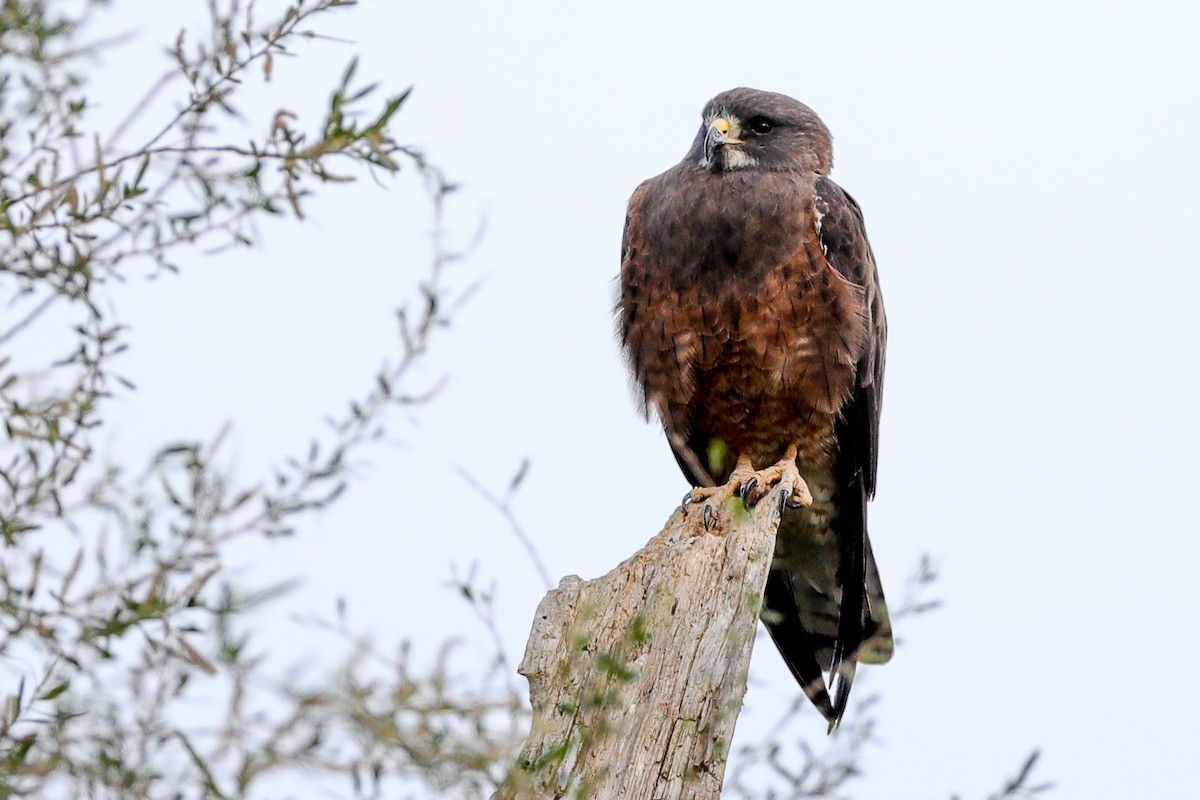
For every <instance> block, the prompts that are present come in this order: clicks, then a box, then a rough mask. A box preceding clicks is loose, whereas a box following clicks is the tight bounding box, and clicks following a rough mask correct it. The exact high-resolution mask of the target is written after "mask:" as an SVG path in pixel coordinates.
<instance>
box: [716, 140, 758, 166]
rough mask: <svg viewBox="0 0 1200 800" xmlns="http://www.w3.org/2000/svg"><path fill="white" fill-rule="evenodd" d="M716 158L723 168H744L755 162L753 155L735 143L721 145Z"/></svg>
mask: <svg viewBox="0 0 1200 800" xmlns="http://www.w3.org/2000/svg"><path fill="white" fill-rule="evenodd" d="M717 158H719V159H721V166H723V167H724V168H725V169H744V168H746V167H752V166H754V164H755V161H754V157H753V156H751V155H750V154H749V153H747V152H746V151H745V150H743V149H742V148H741V147H739V146H737V145H734V146H732V147H729V146H726V147H722V148H721V153H720V154H719V155H718V156H717Z"/></svg>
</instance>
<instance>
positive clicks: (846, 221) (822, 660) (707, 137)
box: [617, 88, 892, 730]
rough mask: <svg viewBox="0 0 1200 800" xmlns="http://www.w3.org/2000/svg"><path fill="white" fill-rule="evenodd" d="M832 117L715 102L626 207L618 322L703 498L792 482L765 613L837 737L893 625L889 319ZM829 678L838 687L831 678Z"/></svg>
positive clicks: (739, 98)
mask: <svg viewBox="0 0 1200 800" xmlns="http://www.w3.org/2000/svg"><path fill="white" fill-rule="evenodd" d="M832 162H833V154H832V143H831V138H830V134H829V130H828V128H826V127H825V124H824V123H823V122H822V121H821V119H820V118H819V117H818V116H817V115H816V114H815V113H814V112H813V111H812V109H810V108H809V107H808V106H806V105H804V104H803V103H800V102H798V101H796V100H793V99H792V98H790V97H787V96H785V95H781V94H776V93H773V92H764V91H759V90H755V89H746V88H741V89H732V90H730V91H727V92H723V93H721V94H719V95H717V96H716V97H714V98H713V99H712V100H710V101H709V102H708V104H707V105H706V106H705V108H704V112H703V122H702V124H701V126H700V131H699V133H698V134H697V135H696V138H695V141H693V142H692V146H691V149H689V150H688V152H687V155H686V156H684V158H683V160H682V161H680V162H679V163H678V164H676V165H675V166H674V167H671V168H670V169H668V170H667V171H666V172H664V173H662V174H661V175H658V176H657V177H654V178H651V179H649V180H647V181H645V182H644V183H642V184H641V185H640V186H639V187H638V188H637V190H636V191H635V192H634V193H633V196H632V198H631V199H630V201H629V210H628V214H627V216H626V219H625V233H624V241H623V243H622V252H621V277H620V300H619V305H618V308H617V316H618V331H619V336H620V338H621V342H622V345H623V347H624V349H625V353H626V356H627V358H628V362H629V366H630V368H631V370H632V372H633V377H634V380H635V383H636V385H637V387H638V389H639V394H640V399H641V401H642V406H643V410H644V412H645V413H646V414H647V415H649V413H650V411H651V410H653V411H654V412H656V413H657V415H658V417H659V418H660V419H661V420H662V424H663V429H664V431H665V432H666V435H667V439H668V441H669V443H670V445H671V449H672V451H673V452H674V454H675V458H676V460H677V461H678V462H679V466H680V468H681V469H682V470H683V473H684V475H685V476H686V477H687V478H688V479H689V480H690V481H691V483H692V485H693V486H694V487H695V488H693V489H692V491H691V492H690V493H689V494H688V496H687V497H685V499H684V502H685V504H686V503H688V502H692V503H704V519H705V524H706V526H711V524H712V522H713V521H714V519H715V518H716V516H717V515H718V514H721V513H723V508H724V504H725V503H726V501H732V502H735V503H736V502H738V500H737V499H734V498H735V496H737V497H738V498H740V501H741V502H744V503H745V504H746V505H753V504H754V503H756V502H757V501H758V500H760V499H761V498H762V497H763V496H764V495H765V494H766V493H767V491H768V490H769V489H770V488H771V487H772V486H774V485H776V484H780V483H782V484H784V485H785V486H787V487H790V492H785V493H784V495H783V497H784V501H785V503H784V506H785V507H784V509H783V513H782V518H781V522H780V526H779V533H778V536H777V540H776V546H775V555H774V560H773V562H772V567H771V572H770V576H769V578H768V580H767V588H766V595H765V598H764V599H765V611H764V613H763V621H764V623H765V624H766V626H767V629H768V631H769V632H770V634H771V638H772V639H773V640H774V642H775V645H776V646H777V647H778V649H779V652H780V653H781V654H782V656H783V659H784V661H786V662H787V665H788V667H789V668H790V669H791V671H792V674H793V675H794V676H795V677H796V679H797V681H798V682H799V683H800V685H801V686H802V687H803V689H804V691H805V693H806V694H807V695H808V697H809V699H811V700H812V702H813V704H814V705H815V706H816V707H817V708H818V709H819V710H820V711H821V713H822V714H823V715H824V716H825V717H826V719H827V720H829V723H830V730H832V729H833V728H834V727H836V726H837V724H838V722H839V721H840V719H841V717H842V714H843V712H844V711H845V708H846V702H847V699H848V698H849V694H850V686H851V684H852V683H853V679H854V672H855V666H856V664H857V663H858V662H860V661H861V662H863V663H872V664H874V663H883V662H885V661H887V660H888V659H889V658H890V657H891V654H892V632H891V624H890V622H889V621H888V614H887V607H886V605H885V603H884V599H883V588H882V585H881V583H880V579H879V572H878V570H877V568H876V566H875V558H874V556H873V555H872V553H871V544H870V541H869V539H868V538H867V501H868V500H869V499H870V498H871V497H872V496H873V495H874V493H875V465H876V455H877V450H878V442H879V409H880V401H881V398H882V392H883V362H884V346H885V340H886V337H887V323H886V321H885V319H884V312H883V299H882V297H881V296H880V293H879V279H878V275H877V273H876V269H875V259H874V256H873V255H872V253H871V246H870V244H868V242H867V236H866V232H865V230H864V226H863V217H862V211H861V210H860V209H859V207H858V204H857V203H856V202H855V201H854V199H853V198H852V197H850V195H849V194H847V193H846V192H845V191H844V190H843V189H842V188H841V187H839V186H838V185H837V184H836V183H834V182H833V181H831V180H830V179H829V177H828V175H829V170H830V167H831V166H832ZM826 673H827V674H828V679H826Z"/></svg>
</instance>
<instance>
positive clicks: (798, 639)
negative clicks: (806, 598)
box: [763, 570, 841, 724]
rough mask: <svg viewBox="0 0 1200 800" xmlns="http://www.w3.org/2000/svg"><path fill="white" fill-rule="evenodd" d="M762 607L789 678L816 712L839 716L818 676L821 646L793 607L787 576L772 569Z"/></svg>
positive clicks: (825, 715) (794, 593)
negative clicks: (790, 676)
mask: <svg viewBox="0 0 1200 800" xmlns="http://www.w3.org/2000/svg"><path fill="white" fill-rule="evenodd" d="M763 601H764V603H763V605H764V606H765V608H766V613H765V614H764V615H763V623H764V624H766V626H767V633H769V634H771V639H772V640H773V641H774V642H775V647H776V648H778V650H779V654H780V655H781V656H783V662H784V663H785V664H787V665H788V669H790V670H791V671H792V676H793V677H794V678H795V679H796V682H797V683H799V684H800V687H801V688H802V689H804V693H805V694H806V695H808V699H809V700H811V701H812V704H813V705H814V706H816V707H817V710H818V711H820V712H821V714H822V715H823V716H824V717H825V719H827V720H830V723H831V724H834V723H833V720H834V719H836V718H839V717H840V716H841V715H840V714H838V713H837V712H835V710H834V707H833V703H831V702H830V700H829V692H828V691H826V689H825V677H824V676H823V675H822V674H821V664H820V662H819V661H818V660H817V653H818V652H819V650H820V647H821V643H820V641H819V639H818V638H817V637H816V636H814V635H813V634H812V633H810V632H809V630H808V629H807V628H806V627H804V620H803V619H802V618H801V616H800V609H799V608H797V606H796V590H795V589H794V588H793V586H792V583H791V579H790V576H789V575H788V574H787V573H785V572H781V571H779V570H771V574H770V575H768V576H767V588H766V592H765V593H764V595H763Z"/></svg>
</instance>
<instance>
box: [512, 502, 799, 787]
mask: <svg viewBox="0 0 1200 800" xmlns="http://www.w3.org/2000/svg"><path fill="white" fill-rule="evenodd" d="M779 500H780V490H779V489H778V488H776V489H775V490H774V491H772V492H771V493H770V494H769V495H767V497H766V498H764V499H763V501H762V502H761V503H759V504H758V506H757V507H756V508H755V509H754V510H753V511H751V512H750V513H747V512H745V511H743V510H742V507H741V504H740V502H734V503H731V504H730V505H729V508H728V512H729V513H722V514H721V515H719V520H718V523H717V525H716V527H714V529H713V531H712V532H711V533H708V532H706V531H705V529H704V521H703V515H702V510H701V508H700V507H699V506H690V507H687V508H686V509H681V510H678V511H676V512H675V513H674V514H672V515H671V517H670V519H669V520H668V521H667V524H666V527H665V528H663V530H662V532H661V533H659V534H658V535H657V536H655V537H654V538H653V539H651V540H650V542H649V543H647V545H646V546H645V547H643V548H642V549H641V550H640V551H638V552H637V553H636V554H634V556H633V557H631V558H630V559H628V560H627V561H625V562H624V563H623V564H621V565H620V566H619V567H617V568H616V569H615V570H613V571H612V572H610V573H609V574H607V575H605V576H603V577H601V578H597V579H595V580H591V581H583V580H581V579H580V578H578V577H576V576H569V577H567V578H564V579H563V581H562V582H561V583H560V584H559V586H558V588H557V589H554V590H553V591H551V592H550V593H549V594H547V595H546V597H545V599H543V600H542V602H541V605H539V607H538V610H537V615H536V617H535V619H534V623H533V630H532V631H531V633H530V636H529V644H528V645H527V647H526V650H525V658H524V659H523V660H522V662H521V667H520V672H521V674H523V675H525V676H526V677H527V678H528V679H529V685H530V692H529V693H530V700H531V702H532V704H533V725H532V729H531V733H530V736H529V739H528V740H527V741H526V743H525V747H524V748H523V749H522V751H521V755H520V757H519V758H518V760H517V764H516V766H514V767H513V769H512V770H511V771H510V772H509V775H508V777H507V778H506V780H505V782H504V784H503V785H502V786H501V788H500V789H499V791H498V792H497V793H496V795H495V796H494V798H495V799H496V800H517V798H549V797H554V798H558V797H567V796H570V797H603V798H614V799H617V798H645V797H653V798H655V799H656V800H672V799H673V798H684V797H686V798H696V799H697V800H704V799H705V798H713V799H714V800H715V798H717V797H719V795H720V790H721V783H722V780H723V778H724V774H725V762H726V758H727V757H728V754H729V743H730V741H731V739H732V738H733V728H734V724H735V723H736V721H737V714H738V711H739V710H740V709H741V704H742V697H743V695H744V694H745V692H746V675H747V671H748V669H749V664H750V653H751V650H752V648H753V645H754V635H755V626H756V625H757V624H758V617H759V612H760V610H761V609H762V596H763V588H764V587H765V585H766V580H767V573H768V571H769V569H770V566H771V554H772V553H773V552H774V549H775V533H776V529H777V528H778V525H779ZM730 515H732V519H731V518H730Z"/></svg>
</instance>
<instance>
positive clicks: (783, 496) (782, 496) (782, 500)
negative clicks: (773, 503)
mask: <svg viewBox="0 0 1200 800" xmlns="http://www.w3.org/2000/svg"><path fill="white" fill-rule="evenodd" d="M787 505H788V493H787V492H780V493H779V515H780V516H783V510H784V509H785V508H787Z"/></svg>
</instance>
